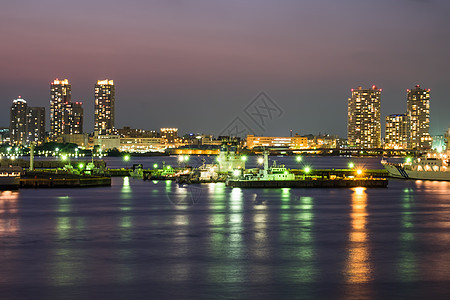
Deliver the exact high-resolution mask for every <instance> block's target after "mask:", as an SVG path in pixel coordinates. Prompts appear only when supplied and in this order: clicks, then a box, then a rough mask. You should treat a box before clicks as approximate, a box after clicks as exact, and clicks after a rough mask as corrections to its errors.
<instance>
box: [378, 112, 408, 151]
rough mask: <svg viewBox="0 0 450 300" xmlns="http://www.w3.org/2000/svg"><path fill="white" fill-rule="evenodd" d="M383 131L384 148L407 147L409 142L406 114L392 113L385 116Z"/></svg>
mask: <svg viewBox="0 0 450 300" xmlns="http://www.w3.org/2000/svg"><path fill="white" fill-rule="evenodd" d="M385 133H386V134H385V139H384V148H385V149H407V148H408V142H409V128H408V117H407V115H406V114H393V115H389V116H387V117H386V128H385Z"/></svg>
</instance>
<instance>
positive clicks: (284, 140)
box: [247, 134, 308, 149]
mask: <svg viewBox="0 0 450 300" xmlns="http://www.w3.org/2000/svg"><path fill="white" fill-rule="evenodd" d="M257 147H267V148H272V147H282V148H289V149H306V148H308V139H307V138H306V137H303V136H300V135H297V134H296V135H295V136H292V137H268V136H254V135H247V148H248V149H253V148H257Z"/></svg>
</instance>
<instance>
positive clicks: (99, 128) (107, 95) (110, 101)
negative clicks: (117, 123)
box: [94, 79, 116, 135]
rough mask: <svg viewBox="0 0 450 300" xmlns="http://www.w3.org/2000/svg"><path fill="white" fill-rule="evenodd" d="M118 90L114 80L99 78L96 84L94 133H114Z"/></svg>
mask: <svg viewBox="0 0 450 300" xmlns="http://www.w3.org/2000/svg"><path fill="white" fill-rule="evenodd" d="M115 100H116V91H115V86H114V81H113V80H108V79H105V80H98V81H97V84H96V85H95V107H94V109H95V111H94V117H95V119H94V134H95V135H112V134H114V104H115V103H114V102H115Z"/></svg>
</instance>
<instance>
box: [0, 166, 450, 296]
mask: <svg viewBox="0 0 450 300" xmlns="http://www.w3.org/2000/svg"><path fill="white" fill-rule="evenodd" d="M318 161H319V160H318ZM378 162H379V159H378ZM117 163H118V162H117ZM341 163H342V164H345V163H346V162H340V161H338V162H337V163H336V164H341ZM374 163H375V162H374ZM365 164H366V165H369V164H371V161H370V160H369V162H365ZM449 281H450V183H449V182H437V181H401V180H391V181H390V184H389V188H387V189H364V188H354V189H245V190H244V189H238V188H235V189H230V188H226V187H225V186H224V185H223V184H219V183H218V184H203V185H190V186H179V185H178V184H176V183H173V182H170V181H167V182H164V181H141V180H137V179H132V178H113V184H112V186H111V187H102V188H88V189H36V190H34V189H22V190H20V191H15V192H11V191H2V192H0V298H1V299H80V298H86V299H151V298H153V299H230V298H232V299H237V298H241V299H288V298H296V299H423V298H427V299H448V295H449V293H450V282H449Z"/></svg>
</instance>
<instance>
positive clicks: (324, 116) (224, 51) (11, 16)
mask: <svg viewBox="0 0 450 300" xmlns="http://www.w3.org/2000/svg"><path fill="white" fill-rule="evenodd" d="M449 16H450V1H448V0H378V1H369V0H339V1H336V0H305V1H303V0H228V1H225V0H224V1H214V0H189V1H188V0H172V1H168V0H161V1H145V0H131V1H118V0H109V1H106V0H101V1H96V0H89V1H87V0H77V1H61V0H60V1H53V0H39V1H36V0H15V1H4V2H3V3H2V5H1V9H0V38H1V47H0V54H1V60H0V105H1V109H0V118H1V120H2V121H1V122H0V126H9V109H10V105H11V103H12V100H13V99H15V98H17V97H18V96H19V95H20V96H22V97H23V98H24V99H25V100H27V102H28V105H30V106H45V107H46V109H47V117H48V115H49V101H50V96H49V86H50V82H51V81H53V79H55V78H60V79H63V78H67V79H69V81H70V83H71V84H72V100H73V101H82V102H83V103H84V110H85V126H84V130H85V131H86V132H91V131H93V118H94V116H93V106H94V84H95V83H96V80H97V79H106V78H108V79H113V80H114V82H115V84H116V127H119V128H121V127H123V126H131V127H135V128H143V129H159V128H160V127H178V128H179V129H180V132H181V133H187V132H202V133H212V134H219V133H220V132H221V131H222V130H223V129H224V128H225V127H226V126H227V124H229V123H230V122H231V121H232V120H233V119H235V118H236V117H240V118H241V119H242V120H244V121H245V122H246V124H248V125H249V126H250V127H252V126H254V124H252V120H248V119H246V115H245V113H244V108H245V107H246V105H247V104H249V103H250V102H251V101H252V100H253V98H254V97H255V96H256V95H257V94H258V93H259V92H260V91H265V92H266V93H267V94H268V95H269V96H270V97H271V99H272V100H273V101H274V102H275V103H276V104H277V105H278V106H279V107H280V108H281V109H282V114H281V116H279V117H277V118H273V119H272V120H269V121H268V123H267V126H266V127H265V128H264V129H258V130H259V131H258V132H257V133H259V134H264V135H279V136H283V135H284V136H287V135H288V134H289V130H290V129H292V130H293V131H294V132H298V133H299V134H308V133H313V134H317V133H319V132H321V133H325V132H326V133H330V134H338V135H341V136H343V137H346V128H347V99H348V97H350V93H351V92H350V90H351V88H356V87H357V86H359V85H361V86H363V87H367V88H368V87H370V86H372V85H377V86H378V87H380V88H382V89H383V92H382V102H381V112H382V114H381V115H382V123H384V117H385V116H386V115H388V114H393V113H403V112H405V110H406V89H408V88H413V87H414V86H415V85H416V84H420V85H421V86H422V87H424V88H430V89H431V134H443V133H444V131H445V130H446V129H447V128H448V127H449V126H450V117H449V111H450V92H449V90H450V17H449ZM48 124H49V122H48V119H47V126H48ZM255 128H256V127H255Z"/></svg>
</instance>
